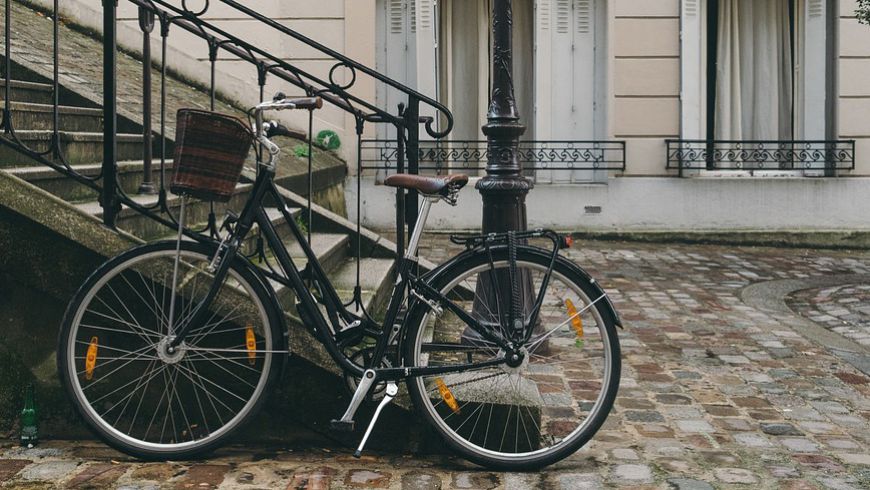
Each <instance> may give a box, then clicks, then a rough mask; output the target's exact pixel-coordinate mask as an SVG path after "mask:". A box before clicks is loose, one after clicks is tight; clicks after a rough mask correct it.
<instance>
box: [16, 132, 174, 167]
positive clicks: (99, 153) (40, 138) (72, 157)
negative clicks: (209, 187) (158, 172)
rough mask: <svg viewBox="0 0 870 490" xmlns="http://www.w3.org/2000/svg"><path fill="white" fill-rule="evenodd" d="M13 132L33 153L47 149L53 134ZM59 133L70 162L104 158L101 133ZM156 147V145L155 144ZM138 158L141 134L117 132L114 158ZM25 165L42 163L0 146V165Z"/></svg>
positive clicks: (72, 163) (92, 161) (62, 151)
mask: <svg viewBox="0 0 870 490" xmlns="http://www.w3.org/2000/svg"><path fill="white" fill-rule="evenodd" d="M15 135H16V136H17V137H18V139H19V140H20V141H21V142H22V143H23V144H24V145H26V146H27V147H28V148H29V149H31V150H32V151H36V152H47V151H48V150H49V148H50V147H51V140H52V137H53V134H52V132H51V131H16V132H15ZM59 135H60V145H61V153H62V154H63V156H64V158H66V161H67V163H69V164H70V165H77V164H82V163H94V162H101V161H102V160H103V133H85V132H68V131H61V132H60V133H59ZM3 137H6V136H5V135H4V136H3ZM155 143H156V140H155ZM155 146H157V145H156V144H155ZM155 150H156V148H155ZM141 158H142V135H139V134H119V135H118V146H117V159H118V160H120V161H123V160H137V159H141ZM25 165H27V166H35V165H41V163H40V162H38V161H36V160H33V159H31V158H30V157H28V156H27V155H25V154H24V153H21V152H19V151H18V150H16V149H13V148H11V147H9V146H7V145H2V146H0V168H4V167H21V166H25Z"/></svg>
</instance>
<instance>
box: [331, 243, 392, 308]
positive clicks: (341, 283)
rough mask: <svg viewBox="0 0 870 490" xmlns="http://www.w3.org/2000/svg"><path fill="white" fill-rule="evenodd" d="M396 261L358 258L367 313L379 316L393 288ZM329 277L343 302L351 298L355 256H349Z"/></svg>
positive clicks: (354, 282) (354, 280) (353, 284)
mask: <svg viewBox="0 0 870 490" xmlns="http://www.w3.org/2000/svg"><path fill="white" fill-rule="evenodd" d="M395 268H396V261H395V260H393V259H375V258H370V257H363V258H362V259H361V260H360V288H361V289H362V299H363V305H364V306H365V309H366V311H368V313H369V315H371V316H373V317H375V318H381V317H382V316H383V315H382V313H383V310H384V309H385V308H386V306H387V303H388V302H389V299H390V298H389V294H390V292H391V291H392V289H393V283H394V277H393V276H394V271H395ZM329 278H330V279H331V280H332V284H333V285H334V286H335V289H336V291H338V294H339V296H341V298H342V299H343V300H344V302H345V303H348V302H350V300H352V299H353V289H354V286H356V258H355V257H349V258H347V259H346V260H345V261H344V263H343V264H341V265H340V266H339V268H338V269H337V270H336V271H335V272H333V273H332V274H330V276H329Z"/></svg>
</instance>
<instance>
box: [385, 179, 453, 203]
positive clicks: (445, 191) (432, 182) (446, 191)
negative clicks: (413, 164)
mask: <svg viewBox="0 0 870 490" xmlns="http://www.w3.org/2000/svg"><path fill="white" fill-rule="evenodd" d="M467 183H468V176H467V175H463V174H452V175H445V176H443V177H425V176H422V175H411V174H394V175H390V176H389V177H387V178H386V180H384V184H386V185H388V186H390V187H399V188H401V189H410V190H415V191H419V192H420V193H421V194H424V195H427V196H442V197H450V195H451V194H455V193H456V192H458V191H459V189H462V188H463V187H465V184H467Z"/></svg>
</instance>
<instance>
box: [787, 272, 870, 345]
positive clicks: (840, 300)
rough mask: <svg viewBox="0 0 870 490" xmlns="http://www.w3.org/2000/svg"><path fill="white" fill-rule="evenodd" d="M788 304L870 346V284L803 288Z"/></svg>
mask: <svg viewBox="0 0 870 490" xmlns="http://www.w3.org/2000/svg"><path fill="white" fill-rule="evenodd" d="M788 304H789V306H790V307H791V308H792V309H793V310H795V311H796V312H798V313H800V314H801V315H803V316H805V317H807V318H809V319H810V320H812V321H814V322H816V323H819V324H820V325H823V326H825V327H827V328H829V329H831V330H833V331H834V332H837V333H839V334H840V335H843V336H844V337H846V338H849V339H852V340H854V341H855V342H858V343H859V344H861V345H866V346H870V284H846V285H843V286H835V287H829V288H820V289H809V290H806V291H799V292H797V293H795V294H793V295H792V296H791V297H790V298H789V301H788Z"/></svg>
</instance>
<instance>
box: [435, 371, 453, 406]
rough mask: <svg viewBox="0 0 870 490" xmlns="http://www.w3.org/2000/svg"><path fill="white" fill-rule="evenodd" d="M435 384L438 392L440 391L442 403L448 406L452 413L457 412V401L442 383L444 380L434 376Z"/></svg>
mask: <svg viewBox="0 0 870 490" xmlns="http://www.w3.org/2000/svg"><path fill="white" fill-rule="evenodd" d="M435 384H436V385H437V386H438V392H439V393H441V398H442V399H443V400H444V403H446V404H447V406H448V407H450V410H453V413H459V403H457V402H456V398H453V393H451V392H450V388H448V387H447V385H446V384H444V380H442V379H441V378H435Z"/></svg>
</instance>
